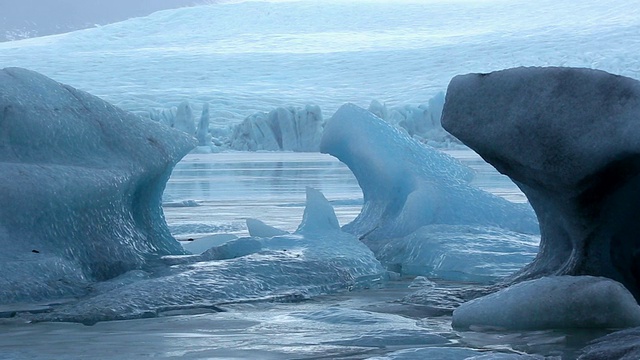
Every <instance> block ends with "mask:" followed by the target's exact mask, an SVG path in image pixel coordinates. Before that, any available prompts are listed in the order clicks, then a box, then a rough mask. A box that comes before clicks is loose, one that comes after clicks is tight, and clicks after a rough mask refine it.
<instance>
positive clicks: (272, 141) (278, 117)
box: [230, 105, 324, 152]
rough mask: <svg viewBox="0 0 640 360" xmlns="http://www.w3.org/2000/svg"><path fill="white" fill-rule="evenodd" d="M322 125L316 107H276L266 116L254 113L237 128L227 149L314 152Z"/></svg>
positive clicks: (321, 118) (316, 149)
mask: <svg viewBox="0 0 640 360" xmlns="http://www.w3.org/2000/svg"><path fill="white" fill-rule="evenodd" d="M323 125H324V119H323V117H322V111H321V110H320V107H319V106H316V105H307V106H305V107H304V108H295V107H289V108H284V107H279V108H277V109H274V110H272V111H270V112H269V113H263V112H258V113H255V114H253V115H251V116H249V117H247V118H246V119H245V120H244V121H243V122H242V123H240V124H239V125H237V126H236V127H235V128H234V130H233V134H232V135H231V139H230V142H231V144H230V147H231V149H233V150H249V151H256V150H272V151H274V150H285V151H304V152H309V151H318V146H319V144H320V138H321V137H322V127H323Z"/></svg>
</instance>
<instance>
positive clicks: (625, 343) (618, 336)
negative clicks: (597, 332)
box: [578, 327, 640, 360]
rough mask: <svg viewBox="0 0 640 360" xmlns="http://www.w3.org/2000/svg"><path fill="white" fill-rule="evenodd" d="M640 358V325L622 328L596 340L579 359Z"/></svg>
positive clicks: (619, 359) (625, 359) (623, 359)
mask: <svg viewBox="0 0 640 360" xmlns="http://www.w3.org/2000/svg"><path fill="white" fill-rule="evenodd" d="M600 359H618V360H635V359H640V327H637V328H633V329H627V330H621V331H617V332H614V333H611V334H609V335H607V336H603V337H601V338H598V339H596V340H594V341H593V342H592V343H591V344H589V346H587V347H585V348H584V349H583V350H582V355H580V357H579V358H578V360H600Z"/></svg>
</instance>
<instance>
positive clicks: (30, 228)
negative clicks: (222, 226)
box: [0, 68, 195, 303]
mask: <svg viewBox="0 0 640 360" xmlns="http://www.w3.org/2000/svg"><path fill="white" fill-rule="evenodd" d="M0 109H1V110H0V167H1V171H0V177H1V180H0V202H1V203H2V204H3V206H2V207H1V208H0V244H1V247H2V249H3V251H2V252H1V253H0V272H2V274H3V276H2V277H0V288H2V292H0V303H11V302H17V301H39V300H46V299H51V298H60V297H69V296H78V295H82V294H84V293H85V292H86V287H87V284H88V283H90V282H92V281H95V280H107V279H110V278H114V277H116V276H118V275H120V274H123V273H125V272H127V271H130V270H134V269H141V268H144V267H145V266H147V265H148V264H149V263H152V262H154V261H159V259H160V257H161V256H162V255H169V254H182V253H184V250H183V249H182V247H181V246H180V244H179V243H178V242H177V241H175V239H174V238H173V237H172V236H171V234H170V232H169V229H168V228H167V226H166V223H165V221H164V217H163V212H162V208H161V197H162V192H163V190H164V186H165V183H166V181H167V179H168V178H169V175H170V173H171V169H172V168H173V166H174V164H175V163H176V162H177V161H178V160H179V159H180V158H182V157H183V156H184V155H185V154H186V153H188V152H189V151H190V150H191V149H192V148H193V147H194V145H195V140H194V139H192V138H191V137H189V136H187V135H185V134H183V133H181V132H177V131H174V130H171V129H168V128H166V127H163V126H159V125H158V124H157V123H154V122H151V121H147V120H143V119H141V118H139V117H137V116H134V115H132V114H130V113H128V112H125V111H123V110H120V109H118V108H116V107H114V106H112V105H110V104H108V103H106V102H104V101H102V100H101V99H99V98H97V97H94V96H92V95H90V94H88V93H85V92H83V91H80V90H76V89H75V88H72V87H70V86H67V85H62V84H60V83H58V82H55V81H53V80H51V79H49V78H47V77H45V76H43V75H40V74H38V73H35V72H32V71H29V70H25V69H21V68H6V69H3V70H2V71H0Z"/></svg>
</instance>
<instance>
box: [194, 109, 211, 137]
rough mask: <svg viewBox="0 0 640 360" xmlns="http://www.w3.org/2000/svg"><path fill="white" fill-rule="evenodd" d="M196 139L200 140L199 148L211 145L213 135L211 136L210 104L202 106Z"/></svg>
mask: <svg viewBox="0 0 640 360" xmlns="http://www.w3.org/2000/svg"><path fill="white" fill-rule="evenodd" d="M196 138H197V139H198V146H207V145H211V135H210V134H209V103H205V104H204V105H203V106H202V115H200V122H198V129H197V130H196Z"/></svg>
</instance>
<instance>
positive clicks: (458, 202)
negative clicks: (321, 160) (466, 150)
mask: <svg viewBox="0 0 640 360" xmlns="http://www.w3.org/2000/svg"><path fill="white" fill-rule="evenodd" d="M320 151H321V152H323V153H327V154H330V155H333V156H334V157H336V158H338V159H339V160H340V161H342V162H343V163H345V164H346V165H347V166H348V167H349V169H351V171H352V172H353V174H354V175H355V177H356V179H357V181H358V184H359V185H360V187H361V189H362V192H363V195H364V205H363V207H362V211H361V212H360V214H359V215H358V216H357V217H356V219H355V220H353V221H352V222H351V223H349V224H346V225H344V226H343V227H342V229H343V230H344V231H346V232H349V233H351V234H354V235H355V236H357V237H359V238H360V239H362V240H363V241H364V242H366V243H367V244H369V245H370V246H373V247H375V246H377V245H375V243H376V242H377V241H379V240H384V239H392V238H401V237H404V236H407V235H409V234H411V233H413V232H415V231H416V230H418V229H419V228H421V227H423V226H426V225H432V224H443V225H480V226H491V227H496V228H501V229H506V230H511V231H516V232H523V233H529V234H535V233H537V231H538V225H537V222H536V219H535V215H534V213H533V211H531V209H530V208H529V207H528V206H527V205H526V204H515V203H511V202H509V201H507V200H505V199H503V198H500V197H498V196H495V195H492V194H490V193H487V192H485V191H482V190H480V189H478V188H476V187H473V186H471V185H470V184H469V182H470V180H471V179H472V177H473V172H472V170H471V169H469V168H468V167H466V166H464V165H462V164H461V163H460V162H459V161H457V160H455V159H454V158H452V157H450V156H448V155H446V154H444V153H442V152H439V151H437V150H435V149H433V148H431V147H429V146H424V145H423V144H420V143H419V142H417V141H415V140H414V139H412V138H410V137H408V136H407V135H406V134H405V133H403V132H401V131H399V130H398V129H396V128H394V127H393V126H392V125H390V124H389V123H387V122H385V121H383V120H382V119H380V118H378V117H377V116H375V115H374V114H373V113H371V112H369V111H367V110H365V109H362V108H360V107H358V106H356V105H353V104H346V105H343V106H342V107H340V109H338V111H337V112H336V113H335V114H334V115H333V117H332V118H331V119H330V120H329V121H328V122H327V124H326V125H325V130H324V134H323V136H322V140H321V142H320Z"/></svg>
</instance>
